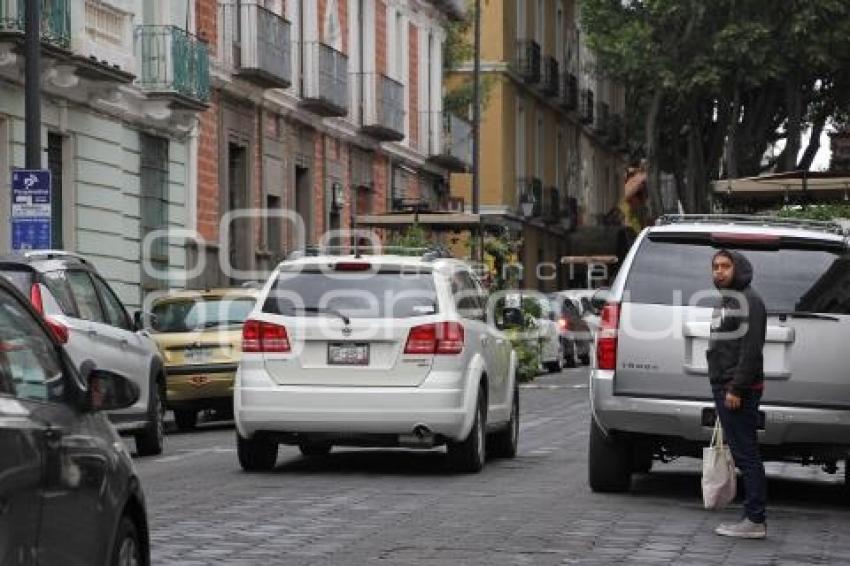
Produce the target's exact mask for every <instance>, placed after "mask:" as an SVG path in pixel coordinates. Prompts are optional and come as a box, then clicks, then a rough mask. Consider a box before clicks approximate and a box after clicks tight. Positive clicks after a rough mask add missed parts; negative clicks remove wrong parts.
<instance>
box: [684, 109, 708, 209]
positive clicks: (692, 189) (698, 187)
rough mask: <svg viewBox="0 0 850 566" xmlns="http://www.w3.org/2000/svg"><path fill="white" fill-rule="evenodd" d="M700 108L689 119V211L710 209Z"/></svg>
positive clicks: (692, 112)
mask: <svg viewBox="0 0 850 566" xmlns="http://www.w3.org/2000/svg"><path fill="white" fill-rule="evenodd" d="M699 115H700V112H699V108H693V109H692V111H691V116H690V119H689V120H688V124H689V126H690V127H689V128H688V178H687V184H688V193H689V194H690V197H691V198H690V199H689V200H690V201H691V205H690V206H691V208H690V210H688V212H693V213H697V214H699V213H704V212H707V211H708V179H707V176H706V172H705V148H704V147H703V141H702V132H701V129H700V123H699Z"/></svg>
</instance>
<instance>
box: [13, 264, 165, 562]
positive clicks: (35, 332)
mask: <svg viewBox="0 0 850 566" xmlns="http://www.w3.org/2000/svg"><path fill="white" fill-rule="evenodd" d="M138 396H139V388H138V387H137V386H136V385H135V384H134V383H133V382H132V381H130V380H128V379H126V378H124V377H122V376H120V375H117V374H114V373H112V372H109V371H106V370H102V369H97V368H95V367H94V365H93V364H91V363H90V362H85V363H84V364H83V371H82V372H78V371H77V367H76V364H75V363H73V362H72V361H71V359H70V358H69V356H68V355H67V353H66V352H65V350H64V349H63V348H62V346H61V345H60V343H59V341H58V340H57V339H56V336H55V331H53V329H51V328H50V327H49V326H48V325H47V323H46V322H45V320H44V319H43V318H42V317H41V316H40V313H38V312H36V311H35V309H33V308H32V306H31V305H30V304H29V303H28V301H27V298H26V297H25V296H24V295H22V294H21V293H19V292H18V291H17V290H16V289H15V287H14V286H13V285H11V284H10V283H9V282H8V281H7V280H6V279H5V278H4V277H0V564H9V565H12V564H36V563H37V564H42V565H44V566H54V565H55V566H60V565H62V566H64V565H65V564H138V565H141V566H146V565H148V564H150V553H149V543H148V523H147V514H146V511H145V498H144V495H143V493H142V488H141V486H140V484H139V478H138V477H137V476H136V473H135V471H134V470H133V463H132V460H131V459H130V455H129V453H128V452H127V449H126V448H125V447H124V444H123V443H122V442H121V439H120V438H119V436H118V434H117V433H116V432H115V430H114V428H113V427H112V425H110V423H109V421H108V419H107V418H106V416H104V414H103V413H101V412H100V411H101V410H104V409H115V410H117V409H120V408H122V407H129V406H131V405H133V404H134V403H135V402H136V399H137V398H138Z"/></svg>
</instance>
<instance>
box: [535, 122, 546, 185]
mask: <svg viewBox="0 0 850 566" xmlns="http://www.w3.org/2000/svg"><path fill="white" fill-rule="evenodd" d="M545 146H546V130H544V129H543V116H541V115H539V114H538V116H537V143H536V144H535V146H534V161H535V163H534V167H535V169H536V170H535V174H536V175H537V178H538V179H540V180H543V148H544V147H545Z"/></svg>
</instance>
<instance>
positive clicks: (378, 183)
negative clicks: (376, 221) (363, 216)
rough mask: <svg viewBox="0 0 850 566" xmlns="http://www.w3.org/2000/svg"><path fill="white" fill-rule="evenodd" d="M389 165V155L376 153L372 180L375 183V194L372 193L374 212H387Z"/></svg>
mask: <svg viewBox="0 0 850 566" xmlns="http://www.w3.org/2000/svg"><path fill="white" fill-rule="evenodd" d="M387 167H388V162H387V156H386V155H381V154H380V153H376V154H375V159H374V160H373V161H372V181H373V183H374V185H375V194H374V195H372V212H373V213H380V212H386V210H387V198H389V192H390V185H389V178H388V176H389V173H388V171H387Z"/></svg>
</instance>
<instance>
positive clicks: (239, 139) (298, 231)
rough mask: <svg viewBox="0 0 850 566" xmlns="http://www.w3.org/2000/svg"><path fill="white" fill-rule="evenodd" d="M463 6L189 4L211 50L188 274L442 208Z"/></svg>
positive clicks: (248, 274)
mask: <svg viewBox="0 0 850 566" xmlns="http://www.w3.org/2000/svg"><path fill="white" fill-rule="evenodd" d="M463 5H464V2H462V1H460V0H453V1H445V0H443V1H425V0H286V1H283V0H266V1H265V2H264V1H262V0H239V1H237V0H219V1H218V2H207V1H204V0H197V1H196V2H195V9H196V12H197V21H198V33H199V34H201V35H202V36H203V37H205V38H206V40H207V41H208V42H209V45H210V50H211V53H213V60H212V65H211V68H212V71H211V75H212V94H211V99H210V108H209V110H207V111H206V112H205V113H204V114H203V115H201V116H200V119H199V121H198V125H197V128H196V130H195V133H196V135H197V138H196V145H195V146H193V151H195V152H196V153H195V155H196V159H197V164H198V165H197V171H198V175H197V183H196V192H195V195H194V197H193V198H194V201H195V202H196V203H197V205H196V209H195V214H194V219H193V225H192V226H191V227H192V228H193V229H196V230H197V232H198V233H199V235H200V236H201V239H200V241H198V242H195V243H193V244H192V246H190V262H191V263H196V262H198V261H199V262H200V263H197V265H203V266H205V268H204V269H203V271H202V272H201V273H200V274H199V276H198V277H197V278H196V279H195V280H194V281H192V282H191V283H190V285H192V286H214V285H229V284H235V283H238V282H240V281H244V280H246V279H251V278H253V277H254V276H259V275H260V274H262V273H263V272H265V271H267V270H268V269H270V268H272V267H274V265H276V263H277V262H278V261H279V260H280V259H281V258H282V257H284V256H285V254H286V253H287V252H289V251H292V250H294V249H297V248H300V247H303V246H304V245H309V244H317V243H321V242H324V243H328V244H332V245H334V244H335V245H339V244H341V243H343V240H346V238H343V237H338V238H336V239H335V238H333V237H332V234H333V231H335V230H347V229H350V228H352V227H356V226H357V219H358V216H361V215H374V214H380V213H385V212H392V211H394V210H402V209H405V208H406V207H410V206H416V207H432V208H440V207H443V206H445V203H446V202H447V201H448V196H449V189H448V175H449V171H450V170H451V169H452V167H453V162H451V161H450V160H446V159H442V158H445V157H446V156H447V154H450V153H451V150H452V144H451V138H450V137H449V136H447V135H445V132H446V131H447V130H448V129H449V126H447V124H448V123H449V117H445V116H444V115H443V111H442V88H443V87H442V77H443V74H442V65H443V62H442V61H443V42H444V40H445V26H446V23H447V22H448V21H449V20H450V19H451V18H457V17H460V16H461V15H462V14H463ZM467 137H468V136H467ZM467 141H468V140H467ZM448 156H449V157H450V155H448ZM246 209H253V210H252V211H251V212H250V213H247V214H243V213H242V212H239V211H244V210H246ZM293 213H294V215H293Z"/></svg>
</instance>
